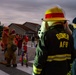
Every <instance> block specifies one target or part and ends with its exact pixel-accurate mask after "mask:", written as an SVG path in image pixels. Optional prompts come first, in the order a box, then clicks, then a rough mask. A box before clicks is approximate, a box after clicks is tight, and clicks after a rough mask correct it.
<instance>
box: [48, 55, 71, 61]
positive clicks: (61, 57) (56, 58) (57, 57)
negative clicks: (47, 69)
mask: <svg viewBox="0 0 76 75" xmlns="http://www.w3.org/2000/svg"><path fill="white" fill-rule="evenodd" d="M67 59H71V54H61V55H54V56H48V58H47V61H49V62H51V61H64V60H67Z"/></svg>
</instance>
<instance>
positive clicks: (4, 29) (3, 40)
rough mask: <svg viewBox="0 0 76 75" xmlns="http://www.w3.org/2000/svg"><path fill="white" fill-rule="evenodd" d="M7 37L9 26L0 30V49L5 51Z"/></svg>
mask: <svg viewBox="0 0 76 75" xmlns="http://www.w3.org/2000/svg"><path fill="white" fill-rule="evenodd" d="M8 37H9V27H4V28H3V32H2V43H1V46H2V50H3V51H4V53H5V51H6V47H7V43H8Z"/></svg>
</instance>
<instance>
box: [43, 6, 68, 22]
mask: <svg viewBox="0 0 76 75" xmlns="http://www.w3.org/2000/svg"><path fill="white" fill-rule="evenodd" d="M53 20H67V19H66V18H65V15H64V11H63V9H62V8H61V7H58V6H55V7H52V8H50V9H48V10H46V12H45V18H44V21H53Z"/></svg>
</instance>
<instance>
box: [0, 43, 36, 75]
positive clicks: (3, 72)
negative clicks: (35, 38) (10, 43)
mask: <svg viewBox="0 0 76 75" xmlns="http://www.w3.org/2000/svg"><path fill="white" fill-rule="evenodd" d="M30 43H31V42H28V45H27V47H28V48H27V49H28V67H26V65H25V64H24V65H23V66H21V63H20V61H19V58H20V56H18V50H17V51H16V56H17V67H16V68H14V67H12V66H11V67H6V66H5V65H3V64H0V75H31V74H32V64H33V60H34V56H35V49H36V48H35V47H31V45H30ZM0 61H4V52H3V51H1V47H0Z"/></svg>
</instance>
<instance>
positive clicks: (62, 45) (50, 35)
mask: <svg viewBox="0 0 76 75" xmlns="http://www.w3.org/2000/svg"><path fill="white" fill-rule="evenodd" d="M73 44H74V43H73V37H72V36H71V35H69V34H68V33H67V32H66V31H65V30H64V27H63V26H62V25H56V26H53V27H50V28H49V29H48V30H47V31H46V32H45V34H43V36H42V38H41V39H40V40H39V43H38V46H37V48H36V56H35V60H34V63H33V73H34V75H66V74H67V73H68V72H69V71H70V63H72V61H73V59H74V56H73V55H74V54H73V51H74V46H73Z"/></svg>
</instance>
